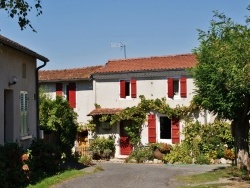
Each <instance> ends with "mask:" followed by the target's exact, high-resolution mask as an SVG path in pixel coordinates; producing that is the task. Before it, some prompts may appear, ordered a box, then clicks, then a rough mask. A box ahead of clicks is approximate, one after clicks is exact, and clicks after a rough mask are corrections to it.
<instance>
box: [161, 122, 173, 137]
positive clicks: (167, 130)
mask: <svg viewBox="0 0 250 188" xmlns="http://www.w3.org/2000/svg"><path fill="white" fill-rule="evenodd" d="M160 139H171V120H170V119H169V118H167V117H160Z"/></svg>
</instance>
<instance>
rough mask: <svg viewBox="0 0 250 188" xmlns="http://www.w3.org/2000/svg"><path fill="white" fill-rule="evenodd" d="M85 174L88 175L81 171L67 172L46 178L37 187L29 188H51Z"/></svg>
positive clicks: (31, 186) (30, 186)
mask: <svg viewBox="0 0 250 188" xmlns="http://www.w3.org/2000/svg"><path fill="white" fill-rule="evenodd" d="M85 174H87V173H85V172H83V171H81V170H66V171H64V172H62V173H58V174H57V175H54V176H51V177H48V178H45V179H43V180H42V181H41V182H39V183H37V184H35V185H29V186H28V188H46V187H50V186H52V185H55V184H57V183H60V182H63V181H65V180H68V179H71V178H75V177H78V176H82V175H85Z"/></svg>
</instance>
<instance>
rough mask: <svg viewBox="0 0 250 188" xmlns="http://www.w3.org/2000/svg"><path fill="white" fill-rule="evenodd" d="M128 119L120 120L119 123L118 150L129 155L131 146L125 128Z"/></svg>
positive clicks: (128, 122) (127, 124)
mask: <svg viewBox="0 0 250 188" xmlns="http://www.w3.org/2000/svg"><path fill="white" fill-rule="evenodd" d="M130 123H131V122H130V121H121V123H120V150H121V155H130V153H131V151H132V148H133V146H132V145H131V144H130V143H129V142H130V139H129V136H128V134H127V132H126V130H125V127H126V126H129V124H130Z"/></svg>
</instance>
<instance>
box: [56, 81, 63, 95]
mask: <svg viewBox="0 0 250 188" xmlns="http://www.w3.org/2000/svg"><path fill="white" fill-rule="evenodd" d="M56 96H62V83H56Z"/></svg>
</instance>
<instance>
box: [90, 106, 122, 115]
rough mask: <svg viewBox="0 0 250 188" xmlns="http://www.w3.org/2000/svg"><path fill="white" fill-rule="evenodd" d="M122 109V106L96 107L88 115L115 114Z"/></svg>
mask: <svg viewBox="0 0 250 188" xmlns="http://www.w3.org/2000/svg"><path fill="white" fill-rule="evenodd" d="M121 111H122V108H96V109H94V110H92V111H91V112H90V113H89V114H88V116H96V115H107V114H117V113H120V112H121Z"/></svg>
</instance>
